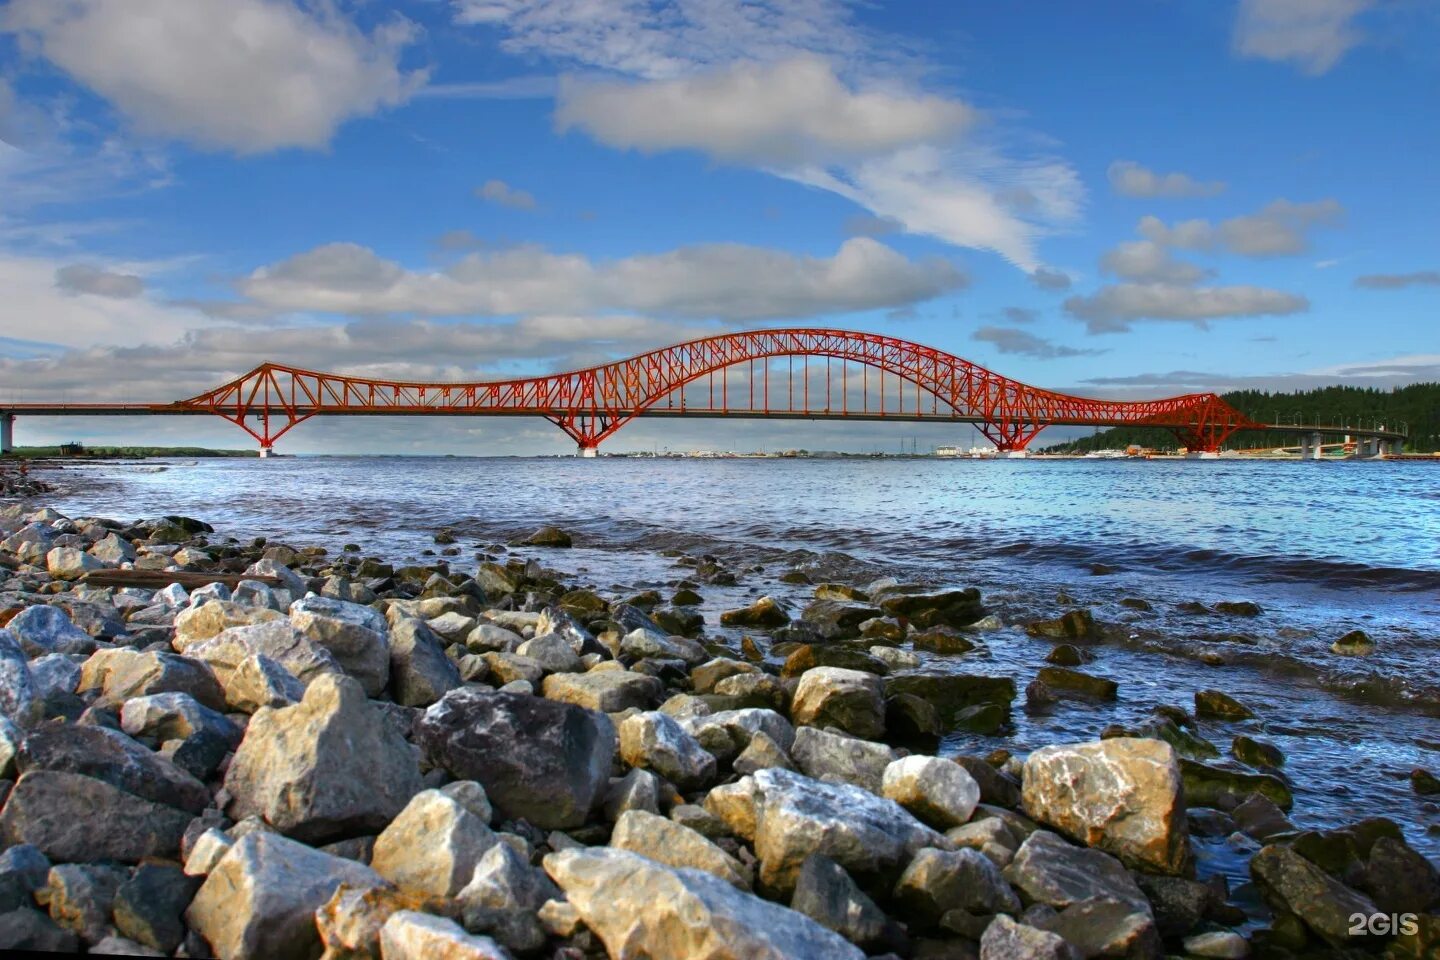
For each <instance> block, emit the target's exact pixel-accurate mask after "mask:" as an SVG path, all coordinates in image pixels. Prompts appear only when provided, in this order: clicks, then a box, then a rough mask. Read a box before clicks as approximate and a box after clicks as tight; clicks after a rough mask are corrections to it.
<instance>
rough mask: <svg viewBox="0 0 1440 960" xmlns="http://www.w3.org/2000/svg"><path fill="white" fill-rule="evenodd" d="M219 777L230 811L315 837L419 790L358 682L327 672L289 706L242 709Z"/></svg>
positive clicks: (374, 826)
mask: <svg viewBox="0 0 1440 960" xmlns="http://www.w3.org/2000/svg"><path fill="white" fill-rule="evenodd" d="M225 787H226V789H227V790H228V791H229V792H230V795H231V797H232V799H231V802H230V806H229V808H228V809H227V813H228V814H229V815H230V816H231V817H232V818H234V819H236V820H239V819H242V818H244V817H247V816H255V815H258V816H260V817H263V818H264V819H265V821H266V822H267V823H269V824H271V825H272V826H274V827H275V828H276V829H277V830H279V831H280V832H281V833H284V834H286V835H289V836H293V837H296V838H298V839H301V840H305V841H308V842H321V843H323V842H326V841H329V840H335V839H341V838H344V837H346V836H354V835H357V834H362V833H373V832H376V831H378V830H381V829H383V828H384V827H385V826H386V824H388V823H389V822H390V821H391V820H392V819H394V817H395V816H396V815H397V814H398V813H399V812H400V811H401V810H402V809H404V807H405V805H406V804H407V803H408V802H409V801H410V798H411V797H413V796H414V795H415V794H417V793H419V792H420V771H419V767H418V765H417V763H416V757H415V753H414V751H413V750H412V749H411V747H410V745H409V744H407V743H406V742H405V741H404V739H403V738H402V737H401V736H400V734H399V733H398V732H396V730H395V728H394V727H393V726H392V725H391V724H389V723H387V722H386V720H385V718H384V716H382V714H381V713H380V711H378V710H376V709H375V708H374V707H372V706H371V705H370V703H369V702H368V701H367V700H366V699H365V692H364V690H363V689H362V688H361V686H360V684H359V683H358V682H357V681H355V680H352V679H350V678H349V677H344V676H339V675H334V674H327V675H325V676H322V677H320V678H319V679H317V680H316V681H315V682H314V683H312V684H310V687H309V688H308V689H307V690H306V691H305V697H304V699H303V700H302V701H301V702H300V703H298V704H296V705H295V706H292V707H281V708H278V709H275V708H269V707H266V708H263V709H261V710H259V711H258V712H257V713H256V714H255V716H254V717H252V718H251V720H250V724H249V726H248V727H247V728H246V730H245V738H244V740H243V741H241V744H240V748H239V749H238V750H237V751H236V752H235V758H234V760H233V761H232V762H231V764H230V768H229V770H228V771H227V772H226V775H225Z"/></svg>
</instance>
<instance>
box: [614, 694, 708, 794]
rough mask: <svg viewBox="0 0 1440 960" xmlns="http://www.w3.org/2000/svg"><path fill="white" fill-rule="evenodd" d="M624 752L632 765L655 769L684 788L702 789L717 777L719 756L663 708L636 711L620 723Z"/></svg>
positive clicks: (626, 760) (624, 756)
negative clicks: (717, 759) (704, 745)
mask: <svg viewBox="0 0 1440 960" xmlns="http://www.w3.org/2000/svg"><path fill="white" fill-rule="evenodd" d="M620 755H621V757H622V758H623V759H624V760H625V762H626V763H628V764H629V765H630V766H632V767H640V768H642V769H646V770H653V771H654V772H655V773H658V774H659V775H660V776H662V777H664V778H665V779H666V780H669V781H670V782H671V783H673V784H675V786H677V787H679V788H680V789H681V790H687V791H688V790H694V789H699V788H701V787H705V786H707V785H709V784H710V783H711V782H712V781H713V780H714V779H715V768H716V764H715V757H714V756H712V755H711V754H710V753H708V752H707V751H706V750H705V748H704V747H702V746H700V743H699V741H697V740H696V739H695V738H694V737H692V736H690V734H688V733H686V732H685V729H684V728H683V727H681V726H680V724H679V723H678V722H677V721H676V720H675V719H674V718H672V717H670V716H668V715H667V714H664V713H660V712H659V711H651V712H649V713H638V714H634V715H632V716H630V717H627V718H626V719H625V720H624V722H622V723H621V724H620Z"/></svg>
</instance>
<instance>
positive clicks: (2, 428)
mask: <svg viewBox="0 0 1440 960" xmlns="http://www.w3.org/2000/svg"><path fill="white" fill-rule="evenodd" d="M14 452H15V414H13V413H0V454H6V453H14Z"/></svg>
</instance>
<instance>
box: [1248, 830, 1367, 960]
mask: <svg viewBox="0 0 1440 960" xmlns="http://www.w3.org/2000/svg"><path fill="white" fill-rule="evenodd" d="M1250 875H1251V876H1252V877H1254V878H1255V882H1256V884H1257V885H1258V886H1259V887H1260V890H1261V893H1262V894H1264V896H1265V899H1266V900H1268V901H1269V902H1270V904H1271V906H1273V907H1275V908H1276V909H1278V910H1283V911H1285V912H1286V913H1291V914H1294V915H1295V916H1297V917H1299V918H1300V919H1301V920H1303V921H1304V922H1305V926H1307V927H1309V928H1310V930H1311V931H1312V932H1313V933H1314V934H1315V935H1316V936H1317V937H1319V938H1320V939H1322V940H1324V941H1325V942H1326V943H1328V944H1330V945H1331V946H1332V947H1341V946H1344V945H1346V944H1347V943H1351V942H1352V941H1355V940H1358V939H1362V938H1363V937H1364V936H1365V935H1366V934H1364V933H1362V934H1360V936H1358V937H1357V936H1353V935H1352V934H1351V933H1350V931H1351V929H1352V924H1351V922H1350V918H1351V917H1352V916H1354V915H1355V914H1363V915H1364V916H1367V917H1368V916H1370V915H1371V914H1374V913H1377V912H1378V910H1377V908H1376V906H1375V904H1374V903H1373V902H1372V901H1371V900H1370V899H1369V898H1368V897H1366V896H1365V895H1364V894H1361V893H1357V892H1356V891H1354V890H1351V889H1350V888H1349V887H1347V886H1345V884H1343V883H1341V882H1340V881H1339V880H1336V879H1335V878H1334V877H1332V876H1330V874H1328V873H1326V872H1325V871H1324V870H1322V869H1320V868H1319V867H1317V866H1316V865H1315V864H1313V863H1311V862H1310V861H1309V860H1306V859H1305V858H1304V857H1302V856H1301V855H1300V854H1298V853H1296V852H1295V851H1294V850H1292V849H1291V848H1290V847H1285V846H1280V845H1278V844H1271V845H1270V846H1268V847H1265V848H1263V849H1262V850H1261V851H1260V852H1259V853H1257V854H1255V856H1253V857H1251V858H1250Z"/></svg>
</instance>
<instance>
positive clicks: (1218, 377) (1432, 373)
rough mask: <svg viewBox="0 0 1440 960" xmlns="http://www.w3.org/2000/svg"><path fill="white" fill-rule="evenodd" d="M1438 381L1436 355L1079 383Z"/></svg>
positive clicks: (1190, 386) (1281, 387) (1205, 386)
mask: <svg viewBox="0 0 1440 960" xmlns="http://www.w3.org/2000/svg"><path fill="white" fill-rule="evenodd" d="M1435 380H1440V354H1433V353H1430V354H1408V355H1405V356H1399V357H1390V358H1387V359H1383V360H1376V361H1371V362H1366V363H1359V364H1341V365H1338V366H1331V367H1320V368H1316V369H1311V370H1304V371H1300V372H1294V373H1273V374H1259V375H1241V376H1237V375H1235V374H1230V373H1217V372H1213V371H1201V370H1170V371H1166V372H1161V373H1138V374H1129V375H1125V376H1101V377H1091V378H1089V379H1087V380H1084V381H1082V382H1083V383H1086V384H1094V385H1098V386H1104V387H1115V388H1122V389H1125V388H1133V389H1136V390H1145V391H1153V390H1155V389H1156V388H1166V389H1176V390H1221V391H1223V390H1266V391H1271V392H1282V393H1283V392H1292V391H1300V390H1313V389H1315V388H1316V387H1325V386H1331V385H1333V384H1344V385H1346V386H1354V387H1374V388H1381V389H1384V388H1389V387H1399V386H1404V385H1405V384H1408V383H1424V382H1430V381H1435Z"/></svg>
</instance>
